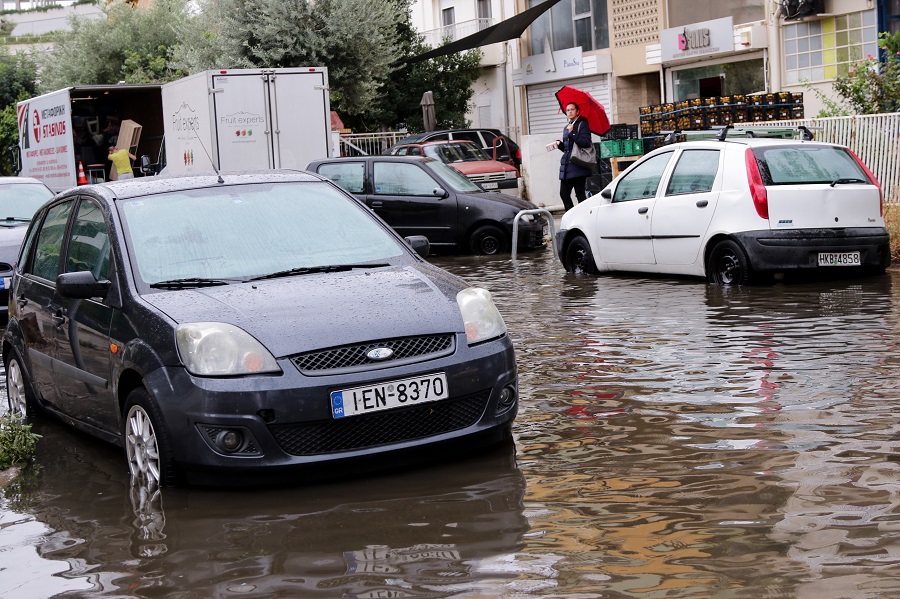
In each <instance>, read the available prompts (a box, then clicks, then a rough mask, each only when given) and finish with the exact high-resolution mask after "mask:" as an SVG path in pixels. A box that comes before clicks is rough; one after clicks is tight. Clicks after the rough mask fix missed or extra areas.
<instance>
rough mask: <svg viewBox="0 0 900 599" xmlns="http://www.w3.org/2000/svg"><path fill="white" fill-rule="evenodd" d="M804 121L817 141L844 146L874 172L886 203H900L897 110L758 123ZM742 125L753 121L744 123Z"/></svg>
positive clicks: (790, 124) (899, 114) (899, 121)
mask: <svg viewBox="0 0 900 599" xmlns="http://www.w3.org/2000/svg"><path fill="white" fill-rule="evenodd" d="M776 125H777V126H778V127H797V126H799V125H803V126H805V127H807V128H808V129H810V130H811V131H812V132H813V133H814V134H815V136H816V137H815V140H816V141H825V142H829V143H836V144H841V145H844V146H847V147H848V148H850V149H851V150H853V152H854V153H855V154H856V155H857V156H859V158H860V160H862V161H863V162H864V163H865V164H866V166H868V167H869V169H870V170H871V171H872V173H874V175H875V177H876V178H877V179H878V182H879V183H881V188H882V190H883V191H884V202H885V204H900V112H892V113H888V114H858V115H853V116H834V117H826V118H809V119H794V120H790V121H774V122H769V123H760V126H764V127H772V126H776ZM741 126H742V127H743V128H745V129H749V128H752V126H753V125H751V124H748V123H743V124H742V125H741Z"/></svg>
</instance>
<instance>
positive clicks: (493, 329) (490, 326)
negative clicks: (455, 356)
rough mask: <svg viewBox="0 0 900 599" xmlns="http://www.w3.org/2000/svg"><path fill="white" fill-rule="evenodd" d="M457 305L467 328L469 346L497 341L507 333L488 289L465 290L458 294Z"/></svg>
mask: <svg viewBox="0 0 900 599" xmlns="http://www.w3.org/2000/svg"><path fill="white" fill-rule="evenodd" d="M456 303H457V304H458V305H459V312H460V314H462V319H463V322H464V323H465V326H466V340H467V341H468V342H469V345H472V344H473V343H479V342H481V341H487V340H488V339H495V338H497V337H499V336H501V335H503V334H504V333H506V323H505V322H503V317H502V316H500V311H499V310H497V306H495V305H494V302H493V300H491V294H490V293H489V292H488V291H487V290H486V289H480V288H478V287H469V288H467V289H463V290H462V291H460V292H459V293H457V294H456Z"/></svg>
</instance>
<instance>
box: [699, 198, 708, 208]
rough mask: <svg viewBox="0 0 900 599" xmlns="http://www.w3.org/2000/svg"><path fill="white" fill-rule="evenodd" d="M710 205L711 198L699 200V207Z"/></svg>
mask: <svg viewBox="0 0 900 599" xmlns="http://www.w3.org/2000/svg"><path fill="white" fill-rule="evenodd" d="M707 206H709V200H697V208H706V207H707Z"/></svg>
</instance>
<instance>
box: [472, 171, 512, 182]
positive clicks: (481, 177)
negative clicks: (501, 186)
mask: <svg viewBox="0 0 900 599" xmlns="http://www.w3.org/2000/svg"><path fill="white" fill-rule="evenodd" d="M469 180H470V181H475V182H476V183H488V182H492V181H505V180H506V173H504V172H502V171H501V172H499V173H478V174H477V175H469Z"/></svg>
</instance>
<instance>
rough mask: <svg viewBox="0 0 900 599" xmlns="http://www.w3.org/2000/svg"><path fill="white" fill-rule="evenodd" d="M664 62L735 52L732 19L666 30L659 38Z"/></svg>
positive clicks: (715, 20) (725, 18)
mask: <svg viewBox="0 0 900 599" xmlns="http://www.w3.org/2000/svg"><path fill="white" fill-rule="evenodd" d="M659 38H660V39H659V45H660V50H661V57H662V62H672V61H676V60H685V59H688V58H697V57H702V56H710V55H713V54H722V53H724V52H734V23H733V19H732V17H724V18H721V19H714V20H712V21H703V22H702V23H693V24H691V25H685V26H684V27H673V28H672V29H664V30H663V31H662V33H660V36H659Z"/></svg>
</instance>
